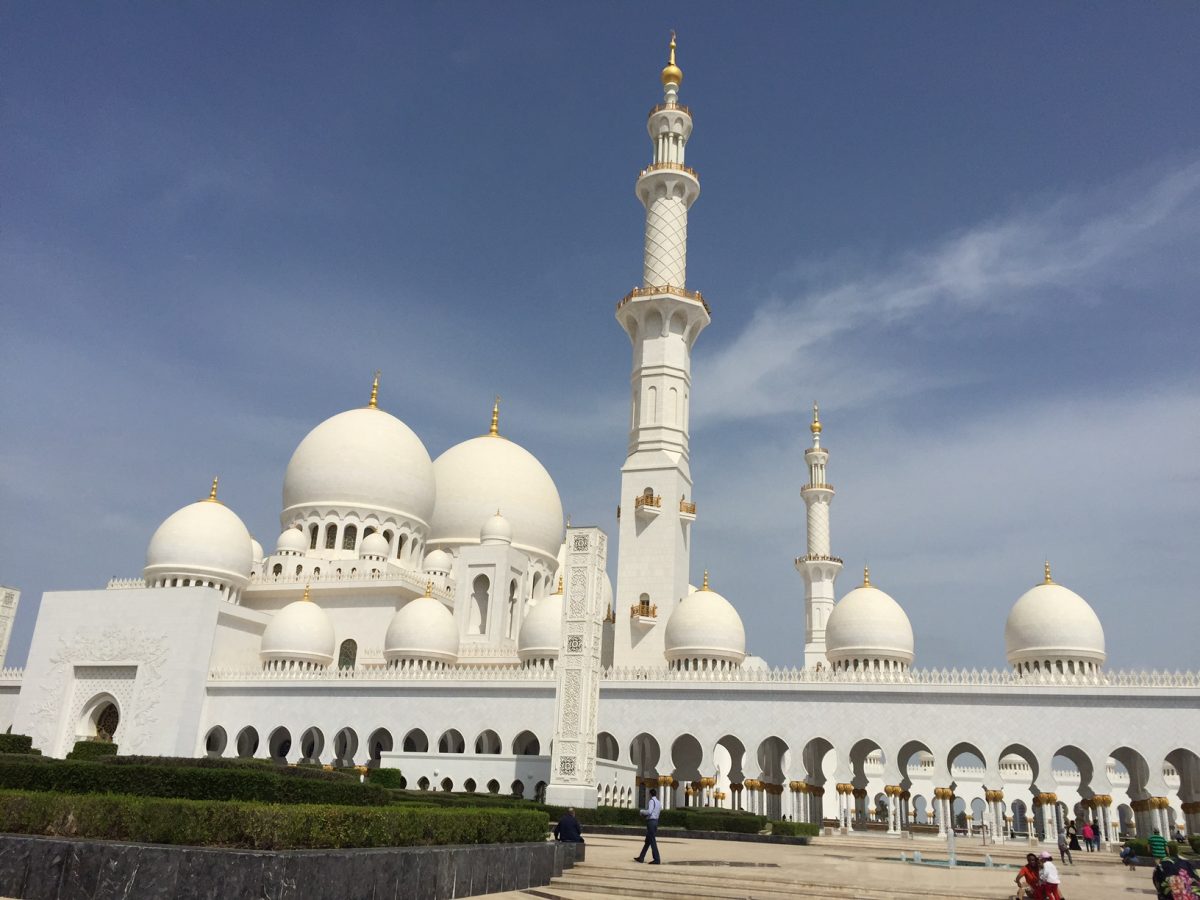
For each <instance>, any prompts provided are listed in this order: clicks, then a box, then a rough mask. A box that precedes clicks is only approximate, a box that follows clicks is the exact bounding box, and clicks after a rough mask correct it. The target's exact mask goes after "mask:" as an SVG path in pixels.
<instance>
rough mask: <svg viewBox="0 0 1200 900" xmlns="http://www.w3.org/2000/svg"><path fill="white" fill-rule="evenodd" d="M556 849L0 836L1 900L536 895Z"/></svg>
mask: <svg viewBox="0 0 1200 900" xmlns="http://www.w3.org/2000/svg"><path fill="white" fill-rule="evenodd" d="M574 865H575V845H574V844H559V843H551V842H545V843H526V844H470V845H455V846H445V847H384V848H364V849H361V850H233V849H225V848H219V847H175V846H169V845H165V844H133V843H126V842H122V841H89V840H77V839H69V838H50V837H38V836H32V835H19V834H3V835H0V896H5V897H21V898H30V900H131V898H136V900H140V898H159V897H161V898H171V900H231V898H237V900H242V898H247V900H250V898H253V900H359V898H362V900H384V898H386V900H449V898H454V897H468V896H471V895H473V894H491V893H496V892H499V891H519V890H524V889H526V888H530V887H541V886H544V885H547V884H549V883H550V880H551V879H552V878H555V877H557V876H560V875H562V873H563V869H570V868H571V867H572V866H574Z"/></svg>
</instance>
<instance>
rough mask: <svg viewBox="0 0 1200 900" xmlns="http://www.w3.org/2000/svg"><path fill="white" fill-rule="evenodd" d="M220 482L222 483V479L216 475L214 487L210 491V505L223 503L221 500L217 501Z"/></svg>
mask: <svg viewBox="0 0 1200 900" xmlns="http://www.w3.org/2000/svg"><path fill="white" fill-rule="evenodd" d="M218 481H220V477H219V476H217V475H214V476H213V483H212V487H211V488H209V491H208V502H209V503H220V502H221V501H220V500H218V499H217V482H218Z"/></svg>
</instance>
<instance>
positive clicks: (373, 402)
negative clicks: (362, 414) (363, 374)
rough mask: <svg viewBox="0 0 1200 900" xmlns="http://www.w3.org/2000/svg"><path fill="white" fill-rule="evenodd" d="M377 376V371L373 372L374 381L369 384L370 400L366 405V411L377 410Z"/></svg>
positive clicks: (378, 373)
mask: <svg viewBox="0 0 1200 900" xmlns="http://www.w3.org/2000/svg"><path fill="white" fill-rule="evenodd" d="M379 375H380V372H379V370H378V369H376V370H375V380H374V381H372V382H371V400H370V402H368V403H367V409H379Z"/></svg>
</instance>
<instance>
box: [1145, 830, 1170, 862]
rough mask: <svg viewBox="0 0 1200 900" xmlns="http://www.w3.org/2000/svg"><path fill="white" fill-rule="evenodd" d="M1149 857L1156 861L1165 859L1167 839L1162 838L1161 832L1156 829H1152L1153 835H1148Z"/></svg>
mask: <svg viewBox="0 0 1200 900" xmlns="http://www.w3.org/2000/svg"><path fill="white" fill-rule="evenodd" d="M1148 843H1149V844H1150V855H1151V856H1153V857H1154V858H1155V859H1157V860H1163V859H1166V858H1167V839H1166V838H1165V837H1163V836H1162V832H1161V831H1159V830H1158V829H1157V828H1155V829H1154V834H1152V835H1150V840H1149V841H1148Z"/></svg>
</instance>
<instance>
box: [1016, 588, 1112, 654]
mask: <svg viewBox="0 0 1200 900" xmlns="http://www.w3.org/2000/svg"><path fill="white" fill-rule="evenodd" d="M1004 647H1005V651H1006V653H1007V656H1008V662H1009V664H1010V665H1012V666H1016V667H1017V668H1021V667H1022V666H1023V665H1026V664H1028V665H1031V666H1032V665H1033V664H1035V663H1041V664H1045V663H1047V662H1049V663H1051V664H1052V665H1054V664H1058V663H1071V662H1077V663H1079V664H1080V665H1081V666H1082V667H1083V668H1084V669H1085V670H1086V669H1088V668H1090V667H1093V666H1094V667H1099V666H1102V665H1104V660H1105V646H1104V626H1102V625H1101V624H1100V619H1099V618H1098V617H1097V616H1096V612H1095V610H1093V609H1092V607H1091V606H1090V605H1089V604H1088V602H1087V601H1086V600H1084V599H1083V598H1082V597H1080V596H1079V595H1078V594H1076V593H1075V592H1074V591H1072V590H1069V589H1068V588H1065V587H1063V586H1062V585H1061V584H1056V583H1054V582H1053V581H1052V580H1051V579H1050V573H1049V567H1047V571H1046V581H1045V582H1044V583H1042V584H1039V585H1037V586H1036V587H1034V588H1031V589H1030V590H1028V591H1026V592H1025V593H1024V594H1022V595H1021V596H1020V598H1019V599H1018V600H1017V602H1016V603H1014V604H1013V608H1012V610H1011V611H1010V612H1009V614H1008V621H1007V622H1006V623H1005V625H1004ZM1039 668H1040V666H1039ZM1060 668H1061V667H1060Z"/></svg>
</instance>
